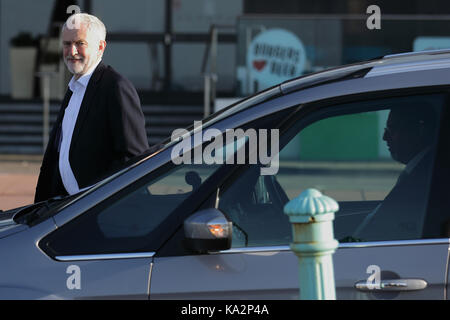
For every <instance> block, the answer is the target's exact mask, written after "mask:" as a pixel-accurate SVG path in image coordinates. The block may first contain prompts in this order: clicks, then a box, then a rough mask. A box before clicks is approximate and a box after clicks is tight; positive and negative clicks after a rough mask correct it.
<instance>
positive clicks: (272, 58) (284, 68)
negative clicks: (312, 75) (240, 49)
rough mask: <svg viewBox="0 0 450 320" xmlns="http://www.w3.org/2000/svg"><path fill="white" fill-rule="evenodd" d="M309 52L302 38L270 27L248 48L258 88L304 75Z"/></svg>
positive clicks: (254, 80)
mask: <svg viewBox="0 0 450 320" xmlns="http://www.w3.org/2000/svg"><path fill="white" fill-rule="evenodd" d="M305 61H306V52H305V48H304V46H303V43H302V42H301V41H300V39H299V38H298V37H297V36H296V35H295V34H293V33H292V32H290V31H287V30H284V29H269V30H266V31H263V32H261V33H260V34H258V35H257V36H256V37H255V38H254V39H253V40H252V42H251V43H250V46H249V48H248V51H247V68H248V70H250V81H251V85H254V84H256V86H257V88H254V89H255V90H258V91H259V90H262V89H265V88H268V87H271V86H274V85H276V84H278V83H280V82H283V81H285V80H288V79H291V78H295V77H298V76H300V75H302V73H303V70H304V67H305Z"/></svg>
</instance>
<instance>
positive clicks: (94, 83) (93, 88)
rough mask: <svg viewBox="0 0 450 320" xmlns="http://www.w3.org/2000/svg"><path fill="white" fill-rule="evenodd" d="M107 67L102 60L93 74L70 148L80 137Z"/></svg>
mask: <svg viewBox="0 0 450 320" xmlns="http://www.w3.org/2000/svg"><path fill="white" fill-rule="evenodd" d="M105 69H106V66H105V65H104V64H103V62H100V63H99V65H98V66H97V68H95V70H94V73H93V74H92V76H91V79H90V80H89V83H88V86H87V88H86V92H85V93H84V97H83V101H82V103H81V106H80V111H79V112H78V117H77V122H76V123H75V128H74V130H73V133H72V141H71V143H70V149H72V146H74V145H75V143H76V141H77V139H78V136H79V134H80V131H81V128H82V127H83V124H84V121H85V119H86V115H87V114H88V111H89V108H90V107H91V104H92V98H93V97H94V95H95V93H96V92H97V88H98V85H99V80H100V79H101V77H102V75H103V72H104V71H105Z"/></svg>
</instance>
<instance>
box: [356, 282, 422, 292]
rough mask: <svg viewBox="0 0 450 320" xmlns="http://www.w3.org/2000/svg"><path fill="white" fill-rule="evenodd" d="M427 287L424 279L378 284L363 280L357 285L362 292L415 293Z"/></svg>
mask: <svg viewBox="0 0 450 320" xmlns="http://www.w3.org/2000/svg"><path fill="white" fill-rule="evenodd" d="M427 285H428V284H427V282H426V281H425V280H423V279H389V280H381V281H380V283H378V284H377V283H372V282H367V280H361V281H358V282H356V283H355V288H356V289H357V290H360V291H413V290H423V289H425V288H426V287H427Z"/></svg>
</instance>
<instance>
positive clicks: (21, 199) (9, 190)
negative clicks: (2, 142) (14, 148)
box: [0, 155, 42, 210]
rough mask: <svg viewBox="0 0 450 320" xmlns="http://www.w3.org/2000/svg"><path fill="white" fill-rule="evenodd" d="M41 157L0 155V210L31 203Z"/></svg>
mask: <svg viewBox="0 0 450 320" xmlns="http://www.w3.org/2000/svg"><path fill="white" fill-rule="evenodd" d="M41 161H42V157H41V156H29V155H27V156H21V155H0V210H8V209H13V208H17V207H20V206H23V205H26V204H30V203H33V199H34V191H35V188H36V182H37V177H38V174H39V168H40V166H41Z"/></svg>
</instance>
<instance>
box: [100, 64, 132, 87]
mask: <svg viewBox="0 0 450 320" xmlns="http://www.w3.org/2000/svg"><path fill="white" fill-rule="evenodd" d="M99 67H100V69H101V71H102V75H101V82H103V83H105V84H106V85H108V86H123V85H125V86H132V87H133V88H134V85H133V84H132V82H131V81H130V80H129V79H128V78H126V77H125V76H124V75H122V74H121V73H119V72H118V71H117V70H115V69H114V68H113V67H112V66H110V65H108V64H104V63H100V65H99Z"/></svg>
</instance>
